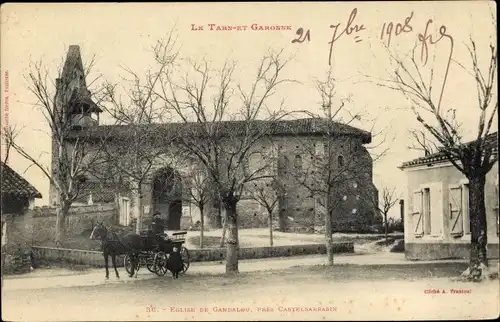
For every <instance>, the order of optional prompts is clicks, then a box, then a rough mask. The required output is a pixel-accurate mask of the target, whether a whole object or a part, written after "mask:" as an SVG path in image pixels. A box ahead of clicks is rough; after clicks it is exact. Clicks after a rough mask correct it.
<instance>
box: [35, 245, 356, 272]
mask: <svg viewBox="0 0 500 322" xmlns="http://www.w3.org/2000/svg"><path fill="white" fill-rule="evenodd" d="M33 249H34V250H35V251H36V252H37V253H38V255H39V256H40V258H41V259H43V260H51V261H63V262H64V261H66V262H69V263H74V264H85V265H91V266H94V267H103V266H104V260H103V256H102V252H98V251H91V250H79V249H65V248H52V247H41V246H34V247H33ZM333 250H334V253H353V252H354V244H353V243H352V242H342V243H334V245H333ZM315 254H326V247H325V244H311V245H292V246H275V247H254V248H240V256H239V259H257V258H269V257H286V256H301V255H315ZM189 255H190V257H191V262H202V261H220V260H224V259H225V258H226V249H225V248H207V249H193V250H189ZM116 264H117V266H120V267H122V266H123V256H119V258H118V259H117V263H116ZM109 266H110V267H111V266H112V263H111V259H109Z"/></svg>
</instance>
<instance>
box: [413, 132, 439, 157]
mask: <svg viewBox="0 0 500 322" xmlns="http://www.w3.org/2000/svg"><path fill="white" fill-rule="evenodd" d="M409 132H410V135H411V136H412V137H413V140H412V144H411V146H409V147H408V148H409V149H410V150H416V151H422V152H424V155H425V156H427V155H431V154H433V153H435V152H437V151H438V147H437V146H436V144H435V141H434V140H432V135H431V139H430V140H429V138H428V135H426V133H425V132H424V131H422V130H410V131H409Z"/></svg>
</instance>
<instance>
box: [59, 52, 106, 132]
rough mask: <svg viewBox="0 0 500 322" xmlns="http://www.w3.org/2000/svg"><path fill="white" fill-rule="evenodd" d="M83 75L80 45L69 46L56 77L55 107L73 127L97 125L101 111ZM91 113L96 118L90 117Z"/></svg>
mask: <svg viewBox="0 0 500 322" xmlns="http://www.w3.org/2000/svg"><path fill="white" fill-rule="evenodd" d="M85 76H86V75H85V70H84V67H83V62H82V56H81V54H80V46H77V45H72V46H69V49H68V54H67V55H66V61H65V62H64V67H63V70H62V73H61V75H60V77H59V78H57V79H56V108H57V112H58V113H61V114H60V115H61V116H62V121H63V122H70V124H71V125H72V126H74V127H86V126H92V125H97V124H98V123H99V113H101V112H102V110H101V109H100V108H99V107H98V106H97V105H96V104H95V103H94V101H93V100H92V96H91V93H90V91H89V90H88V88H87V84H86V81H85ZM93 113H95V114H96V116H97V120H96V119H93V118H92V114H93Z"/></svg>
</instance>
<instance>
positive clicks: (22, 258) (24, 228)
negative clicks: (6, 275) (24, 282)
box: [2, 199, 34, 273]
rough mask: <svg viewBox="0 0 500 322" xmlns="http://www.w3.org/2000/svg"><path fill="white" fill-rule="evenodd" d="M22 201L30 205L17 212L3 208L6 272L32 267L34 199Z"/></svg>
mask: <svg viewBox="0 0 500 322" xmlns="http://www.w3.org/2000/svg"><path fill="white" fill-rule="evenodd" d="M17 201H19V200H17ZM21 203H22V204H24V205H28V206H27V207H23V208H22V209H21V210H19V211H18V212H17V213H14V212H10V213H6V212H4V211H3V209H2V271H3V270H5V271H6V272H15V273H25V272H27V271H29V268H30V259H29V250H30V247H31V238H32V235H33V214H34V211H33V205H34V200H33V199H31V200H29V199H26V200H25V201H24V202H21ZM9 208H10V209H14V208H17V207H16V206H11V207H9ZM4 233H5V235H4Z"/></svg>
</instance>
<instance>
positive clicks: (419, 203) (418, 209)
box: [412, 190, 424, 237]
mask: <svg viewBox="0 0 500 322" xmlns="http://www.w3.org/2000/svg"><path fill="white" fill-rule="evenodd" d="M422 195H423V191H422V190H417V191H414V192H413V209H412V217H413V220H412V221H413V229H414V231H413V233H414V235H415V236H416V237H422V236H423V235H424V218H423V211H422V210H423V209H422V208H423V198H422Z"/></svg>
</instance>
